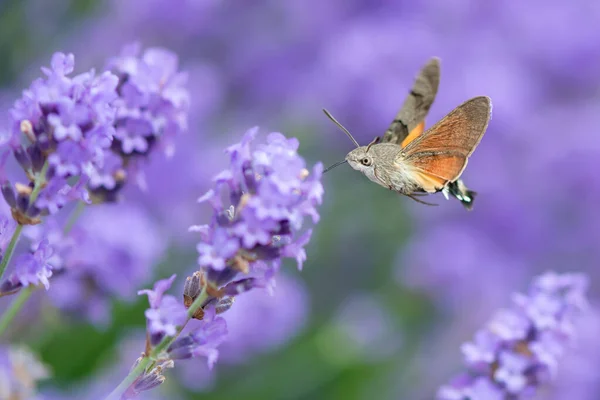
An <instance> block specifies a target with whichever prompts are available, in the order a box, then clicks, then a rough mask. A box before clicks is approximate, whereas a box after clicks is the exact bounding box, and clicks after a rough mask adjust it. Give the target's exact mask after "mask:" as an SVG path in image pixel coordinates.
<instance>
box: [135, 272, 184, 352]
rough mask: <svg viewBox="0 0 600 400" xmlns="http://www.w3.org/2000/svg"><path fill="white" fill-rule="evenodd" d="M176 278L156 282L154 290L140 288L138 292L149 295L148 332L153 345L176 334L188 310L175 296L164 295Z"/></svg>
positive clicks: (173, 276)
mask: <svg viewBox="0 0 600 400" xmlns="http://www.w3.org/2000/svg"><path fill="white" fill-rule="evenodd" d="M173 280H175V275H172V276H171V277H170V278H169V279H163V280H161V281H158V282H156V283H155V284H154V289H153V290H149V289H146V290H140V291H139V292H138V294H146V295H148V302H149V303H150V308H149V309H148V310H146V318H147V320H148V333H149V334H150V338H151V339H150V342H151V343H152V345H156V344H158V343H159V342H160V341H161V340H162V339H163V337H165V336H175V334H176V333H177V327H178V326H181V325H183V323H184V322H185V321H186V318H187V312H186V310H185V307H184V305H183V304H181V303H179V302H178V301H177V299H176V298H175V297H174V296H171V295H164V292H165V291H167V290H168V289H169V288H170V287H171V284H172V283H173Z"/></svg>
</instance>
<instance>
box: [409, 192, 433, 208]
mask: <svg viewBox="0 0 600 400" xmlns="http://www.w3.org/2000/svg"><path fill="white" fill-rule="evenodd" d="M401 194H403V195H405V196H406V197H410V198H411V199H413V200H414V201H416V202H417V203H421V204H425V205H426V206H433V207H437V206H438V204H434V203H428V202H426V201H423V200H421V199H417V198H416V197H415V196H414V195H412V194H405V193H401Z"/></svg>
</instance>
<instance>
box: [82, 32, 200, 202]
mask: <svg viewBox="0 0 600 400" xmlns="http://www.w3.org/2000/svg"><path fill="white" fill-rule="evenodd" d="M140 52H141V47H140V45H139V44H137V43H135V44H132V45H129V46H126V47H125V48H124V49H123V51H122V52H121V55H120V56H119V57H114V58H112V59H110V60H109V62H108V69H110V70H111V71H113V72H114V73H115V74H116V75H117V76H118V77H119V84H118V87H117V92H118V94H119V98H118V99H117V101H116V102H115V103H114V106H115V107H116V119H115V137H114V140H113V142H112V145H111V152H110V153H109V154H106V155H105V158H106V159H107V162H106V163H105V164H104V168H103V169H102V170H101V171H96V173H95V174H94V175H93V176H92V177H91V178H92V179H91V181H90V184H89V186H90V189H91V192H92V196H93V197H94V200H95V201H115V200H116V199H117V197H118V192H119V191H120V190H121V188H122V187H123V185H124V182H125V180H126V179H127V176H128V175H134V176H135V175H140V174H141V170H140V167H139V164H140V162H143V161H144V160H145V159H147V158H148V156H149V155H150V153H151V152H152V150H153V149H155V148H162V149H163V150H164V151H165V152H166V153H167V154H169V155H170V154H172V153H173V151H174V149H173V143H172V141H173V139H174V137H175V136H176V135H178V134H180V133H182V132H184V131H186V130H187V118H188V115H187V112H188V108H189V103H190V94H189V92H188V90H187V89H186V88H185V87H184V85H185V83H186V81H187V73H183V72H179V71H178V60H177V56H176V55H175V54H174V53H172V52H170V51H168V50H165V49H161V48H149V49H146V50H145V51H144V53H143V54H142V55H140ZM137 179H138V180H140V179H143V178H142V177H140V176H138V178H137Z"/></svg>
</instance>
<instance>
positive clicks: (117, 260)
mask: <svg viewBox="0 0 600 400" xmlns="http://www.w3.org/2000/svg"><path fill="white" fill-rule="evenodd" d="M44 225H46V224H44ZM124 227H126V228H124ZM41 229H44V231H43V233H40V235H45V236H46V237H50V238H51V241H52V242H54V243H56V245H55V246H59V253H60V258H61V260H60V262H57V263H58V264H60V270H59V271H58V273H57V275H56V276H55V277H54V278H52V284H53V286H54V289H55V290H51V291H50V292H49V293H48V295H49V296H50V298H51V300H52V302H53V303H54V304H55V305H56V306H58V307H60V308H61V309H63V310H65V311H69V312H72V313H75V314H78V315H82V316H85V317H86V318H88V319H90V320H91V321H93V322H95V323H100V324H102V323H106V322H107V321H109V320H110V312H109V311H110V302H111V300H112V299H115V298H116V299H119V300H124V301H131V300H134V299H135V291H136V289H138V288H139V287H140V285H142V284H143V283H144V282H146V281H147V280H148V279H149V278H150V276H151V274H152V267H153V266H154V265H155V264H156V263H157V261H158V260H159V259H160V258H161V257H162V255H163V253H164V251H165V249H166V244H165V243H164V241H163V238H162V237H161V233H160V230H159V229H158V227H157V226H156V225H154V224H153V222H152V219H151V218H149V216H148V215H147V214H146V213H145V212H144V211H143V210H142V209H140V208H139V207H131V206H125V205H123V204H114V205H108V204H107V205H103V206H101V207H100V206H97V207H91V208H90V209H88V210H86V212H85V213H84V214H83V215H82V216H81V217H80V220H79V222H78V223H77V225H75V227H74V228H73V229H72V231H71V232H70V233H69V234H68V235H66V236H65V235H64V234H63V233H62V227H58V225H48V227H47V229H46V227H44V228H41Z"/></svg>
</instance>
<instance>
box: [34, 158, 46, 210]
mask: <svg viewBox="0 0 600 400" xmlns="http://www.w3.org/2000/svg"><path fill="white" fill-rule="evenodd" d="M49 165H50V164H48V161H46V162H45V163H44V166H43V167H42V170H41V171H40V173H39V174H37V176H36V177H35V181H34V183H33V190H32V191H31V195H30V196H29V204H33V203H35V201H36V200H37V198H38V195H39V194H40V190H42V186H43V184H44V183H46V173H47V172H48V167H49Z"/></svg>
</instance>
